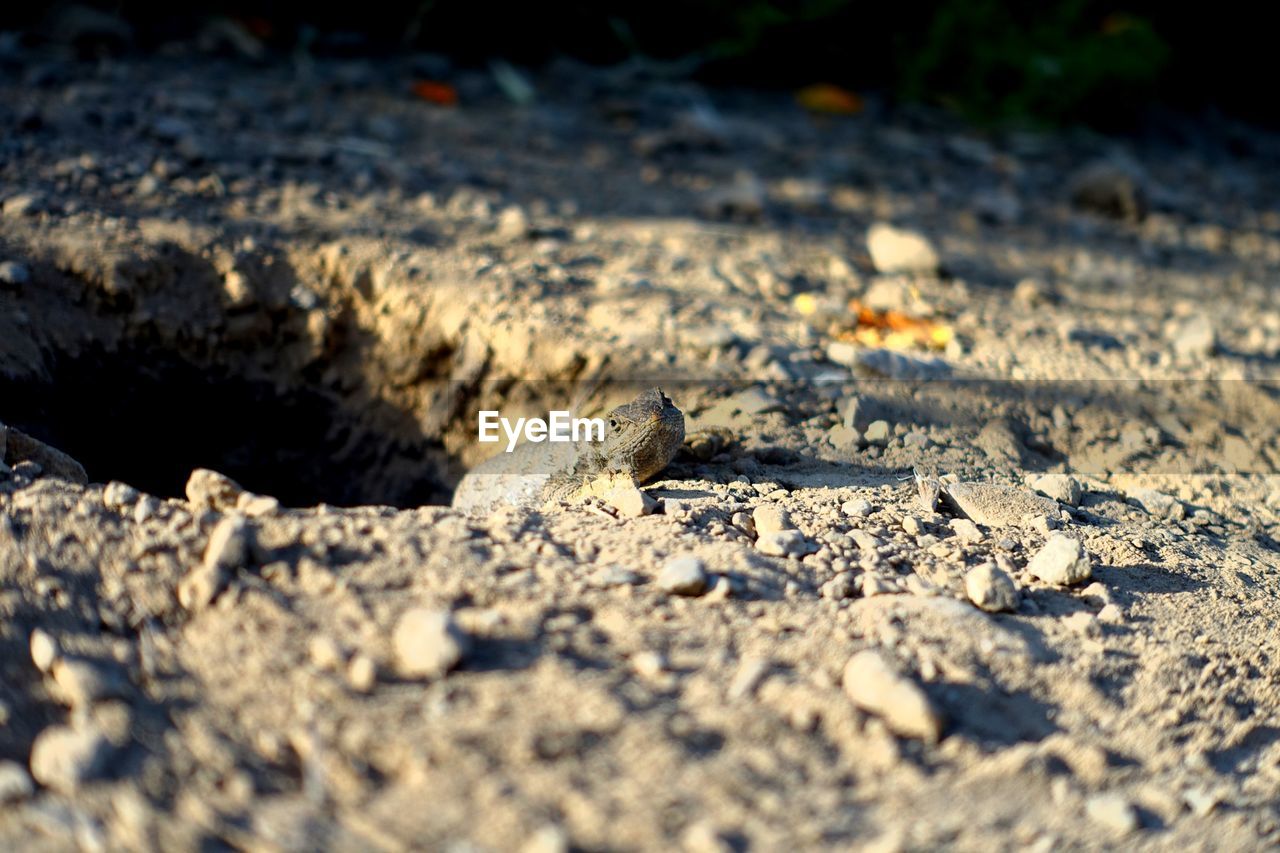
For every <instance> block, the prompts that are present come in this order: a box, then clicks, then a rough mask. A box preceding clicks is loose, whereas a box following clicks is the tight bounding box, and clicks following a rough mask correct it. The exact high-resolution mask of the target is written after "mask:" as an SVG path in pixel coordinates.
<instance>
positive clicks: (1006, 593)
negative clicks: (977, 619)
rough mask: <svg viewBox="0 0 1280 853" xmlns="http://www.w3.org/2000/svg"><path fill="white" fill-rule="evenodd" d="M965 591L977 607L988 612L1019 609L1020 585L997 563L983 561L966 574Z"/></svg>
mask: <svg viewBox="0 0 1280 853" xmlns="http://www.w3.org/2000/svg"><path fill="white" fill-rule="evenodd" d="M964 591H965V594H966V595H968V596H969V600H970V601H971V602H973V604H974V606H975V607H978V608H979V609H981V610H985V611H987V612H988V613H999V612H1002V611H1013V610H1017V609H1018V585H1017V584H1016V583H1015V582H1014V580H1013V578H1011V577H1009V575H1008V573H1006V572H1004V571H1003V570H1001V569H1000V568H999V567H998V566H996V564H995V563H990V562H988V563H983V564H982V565H980V566H975V567H974V568H972V569H970V570H969V572H968V573H967V574H966V575H965V576H964Z"/></svg>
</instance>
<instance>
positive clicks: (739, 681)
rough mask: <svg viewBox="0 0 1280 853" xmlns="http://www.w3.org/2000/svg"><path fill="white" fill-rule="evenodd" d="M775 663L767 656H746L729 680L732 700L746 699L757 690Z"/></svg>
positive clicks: (728, 693)
mask: <svg viewBox="0 0 1280 853" xmlns="http://www.w3.org/2000/svg"><path fill="white" fill-rule="evenodd" d="M772 668H773V664H772V663H771V662H770V661H769V660H768V659H766V658H758V657H745V658H743V659H742V662H741V663H739V664H738V669H737V671H736V672H734V674H733V679H732V680H731V681H730V682H729V689H728V692H727V695H728V697H729V699H730V700H736V699H745V698H748V697H750V696H751V695H752V694H754V693H755V692H756V688H757V687H759V686H760V683H761V682H762V681H764V678H765V676H766V675H768V674H769V670H770V669H772Z"/></svg>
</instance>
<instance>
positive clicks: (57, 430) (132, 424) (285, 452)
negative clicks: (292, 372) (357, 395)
mask: <svg viewBox="0 0 1280 853" xmlns="http://www.w3.org/2000/svg"><path fill="white" fill-rule="evenodd" d="M368 396H369V398H370V399H369V400H368V401H367V402H362V403H353V402H352V401H351V400H350V399H348V400H339V399H337V398H335V396H334V395H332V394H331V393H329V392H327V391H326V390H324V389H323V387H321V386H320V385H319V383H318V382H315V383H309V382H307V381H305V380H303V379H301V378H300V380H299V381H298V383H297V384H296V385H294V386H293V387H289V388H286V389H284V390H280V389H279V388H278V387H277V385H276V383H274V382H272V381H268V380H265V379H258V378H249V377H246V376H240V375H236V374H235V373H233V372H230V371H228V370H227V369H225V368H215V367H208V366H204V365H201V364H196V363H193V362H192V361H190V360H187V359H186V358H184V357H183V356H182V355H180V354H178V353H175V352H172V351H167V350H165V349H162V348H156V347H135V348H131V349H120V350H116V351H112V352H106V351H105V350H103V349H102V348H89V349H86V350H84V351H82V352H81V353H79V354H77V355H76V356H74V357H70V356H63V357H62V358H61V359H60V360H58V361H57V362H56V363H55V364H54V366H53V368H52V370H50V378H49V380H48V381H40V382H31V381H22V382H13V381H11V380H5V379H0V421H3V422H5V423H8V424H10V425H11V426H14V427H17V428H18V429H21V430H23V431H26V432H28V433H30V434H31V435H33V436H35V437H36V438H39V439H41V440H42V441H45V442H47V443H49V444H51V445H53V446H55V447H57V448H59V449H61V450H63V451H65V452H66V453H68V454H70V455H71V456H73V457H74V458H75V459H77V460H78V461H79V462H80V463H81V464H82V465H84V467H85V470H86V471H87V472H88V474H89V479H90V480H91V481H93V482H98V483H105V482H109V481H111V480H120V481H123V482H125V483H128V484H130V485H132V486H135V487H137V488H139V489H142V490H144V491H146V492H148V493H151V494H154V495H157V496H160V497H181V496H182V495H183V491H184V486H185V484H186V481H187V478H188V476H189V475H190V473H191V471H192V469H194V468H212V469H214V470H216V471H220V472H222V473H224V474H226V475H228V476H230V477H232V478H233V479H235V480H236V481H238V482H239V483H240V484H241V485H242V486H244V487H245V488H246V489H249V490H251V491H254V492H259V493H261V494H267V495H273V496H275V497H277V498H279V499H280V501H281V502H282V503H283V504H285V505H286V506H313V505H315V504H318V503H328V504H333V505H337V506H356V505H365V504H380V505H388V506H397V507H411V506H420V505H423V504H430V503H447V502H448V500H449V496H450V493H451V488H450V483H449V471H450V470H451V469H452V466H451V465H450V460H449V458H448V456H447V454H446V453H445V451H444V449H443V446H442V444H441V443H440V442H439V441H433V440H430V439H429V438H427V437H426V436H424V435H423V434H422V432H421V429H420V427H419V425H418V424H417V423H416V421H415V419H414V418H413V416H412V415H411V414H410V413H408V412H403V411H400V410H397V409H395V408H394V407H392V406H390V405H389V404H387V403H385V402H383V401H381V400H378V399H376V398H375V397H373V395H368Z"/></svg>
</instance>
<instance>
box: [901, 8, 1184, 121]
mask: <svg viewBox="0 0 1280 853" xmlns="http://www.w3.org/2000/svg"><path fill="white" fill-rule="evenodd" d="M1020 13H1021V14H1020ZM913 47H914V49H909V50H907V51H906V52H905V55H904V57H903V62H902V65H901V68H900V71H899V79H898V87H899V91H900V93H901V94H902V95H904V96H906V97H908V98H913V99H918V100H937V101H940V102H942V103H945V104H949V105H951V106H953V107H954V108H956V109H958V110H959V111H961V112H963V113H965V114H966V115H968V116H969V117H970V118H972V119H977V120H980V121H995V122H1008V121H1028V120H1033V121H1036V122H1040V123H1059V122H1062V121H1065V120H1069V119H1078V118H1092V119H1094V120H1101V121H1105V122H1109V121H1114V120H1116V119H1118V118H1120V117H1122V116H1123V115H1124V114H1126V113H1129V112H1130V111H1131V110H1133V109H1134V108H1135V107H1136V106H1138V105H1140V104H1142V103H1144V102H1146V101H1147V100H1149V99H1150V98H1151V96H1152V95H1153V94H1154V93H1155V91H1156V86H1157V83H1158V82H1159V79H1160V74H1161V72H1162V71H1163V70H1164V67H1165V64H1166V62H1167V61H1168V56H1169V49H1168V46H1167V45H1166V44H1165V42H1164V41H1163V40H1162V39H1161V38H1160V36H1159V35H1157V34H1156V32H1155V30H1154V28H1153V27H1152V25H1151V23H1150V21H1148V20H1146V19H1145V18H1142V17H1138V16H1136V15H1132V14H1128V13H1124V12H1111V13H1109V14H1106V15H1099V14H1098V13H1097V11H1096V10H1092V9H1091V8H1090V4H1089V3H1087V2H1086V0H1059V2H1057V3H1039V4H1034V5H1033V6H1031V8H1029V9H1018V8H1017V6H1016V5H1015V4H1010V3H1007V2H999V0H944V2H943V3H942V4H941V5H940V6H939V7H938V9H937V11H936V12H935V14H934V17H933V20H932V23H931V25H930V26H929V29H928V32H927V33H926V35H925V38H924V40H923V43H922V44H920V45H918V46H913Z"/></svg>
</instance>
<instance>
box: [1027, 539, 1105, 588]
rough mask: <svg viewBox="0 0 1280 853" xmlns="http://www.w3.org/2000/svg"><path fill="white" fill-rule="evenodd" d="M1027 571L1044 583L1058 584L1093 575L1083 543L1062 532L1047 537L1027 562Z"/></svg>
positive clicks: (1086, 578) (1063, 584)
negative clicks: (1042, 545)
mask: <svg viewBox="0 0 1280 853" xmlns="http://www.w3.org/2000/svg"><path fill="white" fill-rule="evenodd" d="M1027 571H1029V572H1030V573H1031V574H1032V575H1034V576H1035V577H1037V578H1039V579H1040V580H1042V581H1044V582H1045V583H1051V584H1057V585H1059V586H1070V585H1072V584H1077V583H1081V582H1082V581H1086V580H1088V579H1089V578H1090V577H1092V575H1093V568H1092V566H1091V565H1090V562H1089V555H1088V553H1087V552H1086V551H1085V549H1084V545H1082V544H1081V543H1080V542H1079V541H1077V540H1075V539H1072V538H1071V537H1070V536H1066V535H1065V534H1062V533H1055V534H1053V535H1051V536H1050V537H1049V539H1048V541H1047V542H1045V544H1044V547H1042V548H1041V549H1040V550H1039V551H1037V552H1036V555H1035V556H1034V557H1032V558H1031V560H1030V561H1029V562H1028V563H1027Z"/></svg>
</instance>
